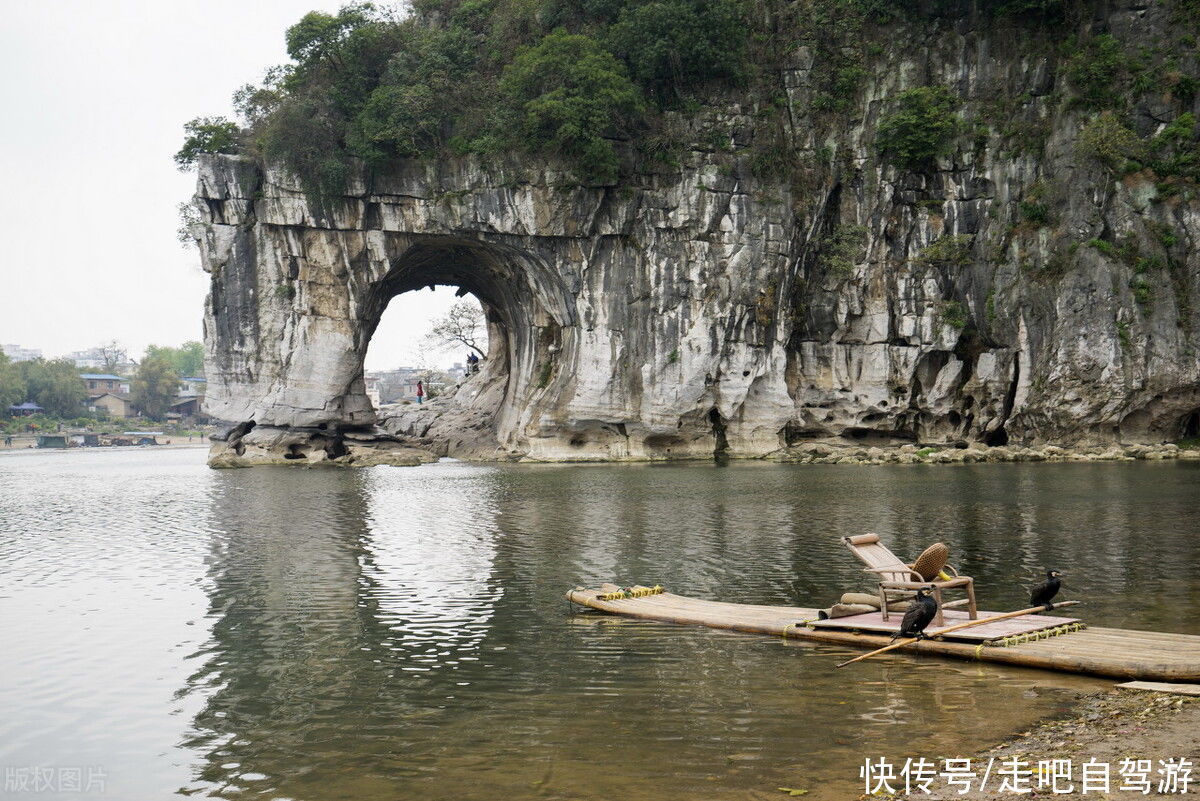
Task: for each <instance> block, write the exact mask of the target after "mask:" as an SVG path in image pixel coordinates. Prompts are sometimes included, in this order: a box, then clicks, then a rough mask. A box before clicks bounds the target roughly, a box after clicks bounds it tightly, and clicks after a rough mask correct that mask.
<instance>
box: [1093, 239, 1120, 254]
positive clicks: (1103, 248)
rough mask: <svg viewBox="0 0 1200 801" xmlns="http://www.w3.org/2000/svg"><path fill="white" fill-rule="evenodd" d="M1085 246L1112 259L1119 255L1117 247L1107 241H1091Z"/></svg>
mask: <svg viewBox="0 0 1200 801" xmlns="http://www.w3.org/2000/svg"><path fill="white" fill-rule="evenodd" d="M1085 244H1086V245H1087V246H1088V247H1091V248H1095V249H1096V250H1098V251H1100V252H1101V253H1103V254H1104V255H1105V256H1108V257H1110V258H1112V257H1114V256H1116V255H1117V246H1116V245H1114V244H1113V243H1112V242H1109V241H1108V240H1106V239H1089V240H1088V241H1087V242H1086V243H1085Z"/></svg>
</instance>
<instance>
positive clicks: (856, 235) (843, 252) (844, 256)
mask: <svg viewBox="0 0 1200 801" xmlns="http://www.w3.org/2000/svg"><path fill="white" fill-rule="evenodd" d="M866 241H867V229H866V228H864V227H863V226H861V225H838V226H836V227H835V228H834V229H833V230H832V231H830V232H829V233H828V234H826V235H825V236H823V237H821V238H820V239H819V240H818V241H817V243H816V245H817V260H818V263H819V264H821V265H822V266H824V268H825V270H826V272H827V273H828V274H829V275H832V276H834V277H836V278H849V277H850V276H851V275H853V274H854V268H855V266H856V265H857V264H858V263H859V261H860V260H861V258H862V249H863V245H864V244H865V243H866Z"/></svg>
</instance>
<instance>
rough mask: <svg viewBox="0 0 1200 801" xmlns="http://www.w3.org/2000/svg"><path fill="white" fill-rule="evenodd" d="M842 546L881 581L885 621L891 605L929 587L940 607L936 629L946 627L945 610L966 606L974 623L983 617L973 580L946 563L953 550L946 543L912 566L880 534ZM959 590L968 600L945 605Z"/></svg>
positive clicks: (928, 550) (932, 547)
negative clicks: (948, 594) (945, 599)
mask: <svg viewBox="0 0 1200 801" xmlns="http://www.w3.org/2000/svg"><path fill="white" fill-rule="evenodd" d="M842 542H843V543H845V545H846V547H847V548H849V549H850V550H851V552H852V553H853V554H854V555H855V556H857V557H858V558H859V560H860V561H861V562H862V563H863V564H864V565H866V567H865V568H863V570H864V571H865V572H867V573H874V574H875V575H877V576H878V577H879V604H880V611H881V612H882V613H883V619H884V620H887V619H888V603H889V602H895V601H896V600H899V599H902V598H908V597H911V596H912V594H913V592H914V591H916V590H918V589H920V588H921V587H929V586H932V587H933V597H934V599H935V600H936V601H937V603H938V613H937V617H935V618H934V619H933V623H932V625H934V626H942V625H944V623H945V620H944V618H943V617H942V610H943V609H947V608H953V607H957V606H966V607H967V612H968V614H969V615H970V618H971V620H976V619H977V618H978V617H979V610H978V608H977V607H976V606H975V580H974V579H973V578H971V577H970V576H960V575H959V574H958V571H957V570H955V569H954V568H953V567H952V566H951V565H949V564H947V563H946V560H947V559H948V558H949V556H950V549H949V548H947V547H946V546H945V545H943V544H942V543H940V542H938V543H934V544H933V545H930V546H929V547H928V548H926V549H925V550H924V551H923V552H922V553H921V555H920V556H918V557H917V560H916V561H915V562H913V563H912V564H911V565H910V564H906V563H905V562H903V561H902V560H901V559H900V557H898V556H896V555H895V554H894V553H892V552H891V551H889V550H888V548H887V546H885V545H884V544H883V543H882V542H880V541H879V535H878V534H874V533H870V534H859V535H858V536H856V537H842ZM957 589H963V590H966V593H967V597H966V598H963V599H959V600H957V601H948V602H946V603H942V592H943V591H944V590H957ZM889 596H890V597H889Z"/></svg>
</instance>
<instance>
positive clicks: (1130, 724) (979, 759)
mask: <svg viewBox="0 0 1200 801" xmlns="http://www.w3.org/2000/svg"><path fill="white" fill-rule="evenodd" d="M1198 753H1200V698H1197V697H1194V696H1185V695H1176V694H1172V693H1162V692H1148V691H1144V690H1130V689H1124V688H1120V687H1114V688H1113V689H1111V690H1107V691H1101V692H1095V693H1087V694H1083V695H1081V696H1080V698H1079V700H1078V702H1077V703H1076V704H1075V706H1074V707H1073V708H1072V709H1071V711H1070V713H1069V714H1068V715H1067V716H1065V717H1062V718H1059V719H1057V720H1052V721H1047V722H1045V723H1043V724H1041V725H1039V726H1037V727H1035V728H1033V729H1031V730H1029V731H1025V732H1021V733H1020V734H1018V735H1016V736H1015V737H1014V738H1012V739H1010V740H1009V741H1007V742H1004V743H1002V744H1000V745H997V746H995V747H994V748H991V749H988V750H986V751H984V752H982V753H979V754H976V755H974V756H972V757H971V770H972V771H975V772H977V773H979V774H980V775H982V774H983V773H984V772H985V771H986V770H987V766H988V765H989V764H991V765H992V766H993V767H992V771H991V780H990V782H989V784H988V787H989V789H988V790H986V791H984V792H980V791H979V789H978V779H977V780H976V782H975V783H974V784H973V785H972V789H971V790H970V791H969V792H966V793H964V794H959V789H960V788H958V787H947V786H946V784H945V780H944V779H941V778H939V779H938V780H936V781H934V783H933V785H932V788H931V789H932V790H933V792H930V793H923V792H912V793H910V794H907V795H904V794H901V795H896V796H888V795H886V794H884V795H872V796H867V795H864V796H861V798H863V799H866V798H881V797H882V798H889V797H890V798H895V799H906V800H907V799H913V800H914V801H915V800H916V799H924V800H925V801H949V799H969V800H970V801H991V800H995V801H1000V799H1004V800H1005V801H1011V799H1013V798H1019V797H1021V794H1017V793H1015V792H1013V791H1012V790H1011V789H1006V790H1005V791H1003V792H999V788H1000V786H1001V782H1002V781H1003V780H1004V777H1003V775H1002V774H1000V773H998V771H1000V770H1001V768H1002V766H1003V765H1004V763H1006V762H1007V763H1008V764H1010V765H1011V764H1012V760H1014V759H1015V760H1018V763H1024V766H1025V767H1028V769H1029V770H1030V771H1032V772H1031V773H1030V774H1029V779H1028V780H1027V782H1026V783H1025V784H1024V785H1022V786H1023V787H1028V788H1029V790H1032V793H1029V792H1028V791H1026V792H1024V793H1023V794H1024V795H1047V796H1048V795H1053V797H1055V798H1064V799H1084V798H1145V797H1147V795H1146V794H1144V793H1142V792H1141V790H1140V789H1139V790H1132V789H1127V790H1125V791H1122V790H1121V788H1122V787H1123V786H1126V785H1128V786H1136V783H1137V782H1139V781H1140V776H1139V774H1138V771H1139V770H1140V768H1139V767H1138V766H1137V765H1136V764H1135V763H1124V764H1123V763H1122V760H1126V759H1128V760H1149V761H1150V766H1149V772H1148V773H1147V774H1145V780H1146V781H1148V782H1149V786H1150V791H1149V797H1164V796H1176V795H1179V794H1180V791H1179V790H1178V789H1176V790H1174V791H1169V788H1168V791H1164V792H1161V793H1160V792H1158V788H1159V782H1160V781H1164V780H1165V779H1166V780H1169V779H1168V777H1167V776H1166V774H1162V773H1159V769H1160V768H1162V767H1163V765H1161V764H1160V762H1159V760H1164V761H1167V760H1179V759H1181V758H1184V759H1190V760H1193V761H1194V760H1195V759H1196V755H1197V754H1198ZM1042 760H1047V761H1049V760H1066V761H1069V762H1070V763H1071V776H1070V777H1069V778H1068V777H1066V776H1061V777H1060V779H1059V781H1058V784H1057V787H1058V789H1059V792H1057V793H1055V792H1054V791H1053V787H1052V786H1051V785H1050V784H1049V782H1050V780H1051V778H1050V773H1049V772H1048V771H1049V768H1048V769H1047V771H1043V773H1045V774H1046V776H1047V778H1046V782H1047V784H1046V785H1045V786H1043V787H1039V786H1038V781H1039V780H1038V767H1039V763H1040V762H1041V761H1042ZM1091 760H1094V761H1095V762H1094V763H1093V764H1095V763H1100V764H1101V765H1105V764H1106V765H1108V766H1109V788H1110V791H1109V792H1107V793H1104V792H1103V791H1101V790H1100V789H1095V788H1094V789H1090V790H1089V792H1087V793H1086V794H1085V793H1083V792H1082V790H1083V785H1082V780H1083V774H1082V770H1083V768H1082V766H1083V765H1084V764H1085V763H1088V762H1089V761H1091ZM935 761H937V762H938V767H939V770H941V767H942V766H941V762H940V760H935ZM1063 767H1065V766H1063V765H1061V763H1060V768H1063ZM1144 767H1145V766H1144V765H1143V766H1141V768H1144ZM897 774H899V769H897ZM1192 774H1193V778H1192V781H1191V782H1190V787H1188V788H1187V792H1188V794H1189V795H1192V794H1195V793H1196V792H1197V779H1200V776H1197V775H1196V774H1197V768H1196V767H1195V766H1192ZM900 783H901V784H902V783H903V779H901V780H900ZM1068 787H1073V791H1071V792H1062V791H1063V790H1066V789H1067V788H1068ZM991 788H994V789H991Z"/></svg>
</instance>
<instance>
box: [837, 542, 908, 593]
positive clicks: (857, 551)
mask: <svg viewBox="0 0 1200 801" xmlns="http://www.w3.org/2000/svg"><path fill="white" fill-rule="evenodd" d="M842 542H844V543H845V544H846V547H847V548H849V549H850V550H851V551H852V552H853V553H854V555H855V556H857V557H858V558H859V561H861V562H862V563H863V564H864V565H866V566H867V567H876V568H888V567H894V568H896V569H897V572H895V573H881V574H879V576H880V579H881V580H883V581H908V580H909V577H910V576H911V575H912V573H911V572H910V571H909V567H908V565H906V564H904V562H902V561H901V560H900V557H898V556H896V554H894V553H892V552H891V551H889V550H888V549H887V546H885V545H884V544H883V543H882V542H880V541H879V536H878V535H877V534H861V535H859V536H857V537H843V538H842Z"/></svg>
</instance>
